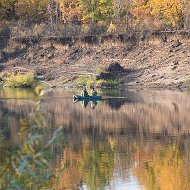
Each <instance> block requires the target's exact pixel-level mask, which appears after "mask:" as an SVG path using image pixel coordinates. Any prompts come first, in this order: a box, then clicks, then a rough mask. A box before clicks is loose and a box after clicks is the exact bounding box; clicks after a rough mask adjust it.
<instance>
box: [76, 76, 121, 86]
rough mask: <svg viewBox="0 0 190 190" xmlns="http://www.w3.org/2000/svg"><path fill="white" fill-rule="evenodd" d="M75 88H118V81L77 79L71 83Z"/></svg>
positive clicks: (89, 78) (88, 78)
mask: <svg viewBox="0 0 190 190" xmlns="http://www.w3.org/2000/svg"><path fill="white" fill-rule="evenodd" d="M73 84H74V85H75V86H76V87H83V86H87V87H92V86H94V85H95V86H96V87H98V88H118V87H119V84H120V82H119V81H118V80H95V79H92V78H91V77H78V78H76V79H75V80H74V81H73Z"/></svg>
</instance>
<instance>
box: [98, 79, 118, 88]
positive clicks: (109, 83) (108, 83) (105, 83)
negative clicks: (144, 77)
mask: <svg viewBox="0 0 190 190" xmlns="http://www.w3.org/2000/svg"><path fill="white" fill-rule="evenodd" d="M119 84H120V83H119V81H118V80H97V87H99V88H117V87H118V86H119Z"/></svg>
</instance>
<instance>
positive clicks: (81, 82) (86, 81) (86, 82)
mask: <svg viewBox="0 0 190 190" xmlns="http://www.w3.org/2000/svg"><path fill="white" fill-rule="evenodd" d="M95 83H96V81H95V80H94V79H93V78H92V77H84V76H81V77H78V78H77V79H75V80H74V84H75V85H76V86H78V87H82V86H87V87H91V86H94V84H95Z"/></svg>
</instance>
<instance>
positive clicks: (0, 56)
mask: <svg viewBox="0 0 190 190" xmlns="http://www.w3.org/2000/svg"><path fill="white" fill-rule="evenodd" d="M166 36H167V37H166ZM102 39H104V40H102ZM116 62H117V63H119V64H120V65H121V66H123V67H124V68H125V69H127V71H128V72H126V73H125V75H122V76H120V75H119V76H118V79H119V80H120V81H121V83H122V84H123V85H124V86H126V87H129V86H130V87H138V88H139V87H155V88H190V40H189V38H188V36H187V35H181V34H176V33H172V34H168V35H165V37H164V38H163V35H157V36H154V35H150V36H148V37H147V38H145V39H139V40H138V41H137V40H136V39H135V38H126V36H119V37H118V38H113V37H112V36H110V35H108V36H107V37H105V36H104V38H103V37H102V38H101V40H99V38H98V39H97V40H96V38H95V37H93V36H87V37H84V38H83V40H80V41H79V40H78V41H77V40H76V41H74V40H73V39H71V38H64V39H62V40H55V39H54V38H50V39H41V40H39V39H38V40H36V38H35V39H33V38H30V39H24V38H23V39H11V38H10V39H9V40H8V42H6V45H2V43H1V49H0V69H1V70H2V72H3V74H2V76H4V75H7V74H8V73H11V72H17V71H18V72H31V71H32V72H35V73H39V74H43V75H44V77H45V81H46V82H48V83H49V84H51V85H53V86H58V87H65V86H67V87H68V86H72V85H73V80H75V79H76V78H77V77H79V76H97V75H98V74H99V73H100V72H104V70H105V68H107V67H108V66H109V65H110V64H111V63H116Z"/></svg>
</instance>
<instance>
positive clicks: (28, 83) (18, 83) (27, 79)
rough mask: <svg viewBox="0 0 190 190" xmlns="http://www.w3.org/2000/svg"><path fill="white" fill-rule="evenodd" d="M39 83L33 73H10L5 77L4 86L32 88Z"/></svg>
mask: <svg viewBox="0 0 190 190" xmlns="http://www.w3.org/2000/svg"><path fill="white" fill-rule="evenodd" d="M36 84H37V81H36V80H35V79H34V75H33V74H32V73H28V74H17V75H10V76H8V77H7V78H6V79H5V82H4V84H3V86H5V87H12V88H32V87H34V86H35V85H36Z"/></svg>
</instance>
